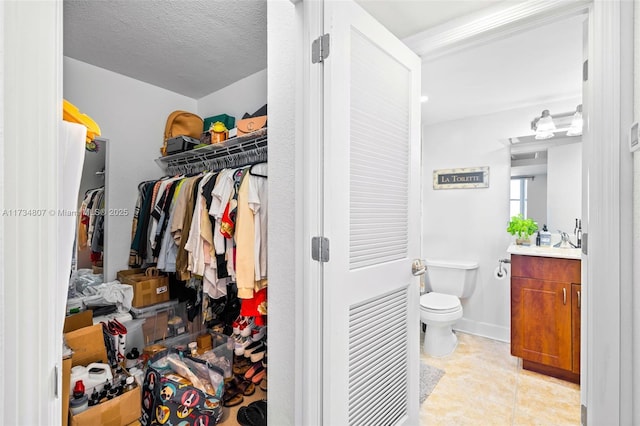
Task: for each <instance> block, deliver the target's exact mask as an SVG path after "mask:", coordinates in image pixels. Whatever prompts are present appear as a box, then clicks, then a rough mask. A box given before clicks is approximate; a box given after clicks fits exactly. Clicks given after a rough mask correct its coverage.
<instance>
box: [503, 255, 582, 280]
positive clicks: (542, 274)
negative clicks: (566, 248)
mask: <svg viewBox="0 0 640 426" xmlns="http://www.w3.org/2000/svg"><path fill="white" fill-rule="evenodd" d="M511 276H513V277H525V278H534V279H540V280H548V281H561V282H567V283H576V284H578V283H580V260H577V259H558V258H554V257H539V256H522V255H517V254H512V255H511Z"/></svg>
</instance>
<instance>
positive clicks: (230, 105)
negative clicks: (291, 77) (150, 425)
mask: <svg viewBox="0 0 640 426" xmlns="http://www.w3.org/2000/svg"><path fill="white" fill-rule="evenodd" d="M265 67H266V63H265ZM212 72H214V70H212ZM64 80H65V84H64V96H65V98H67V99H69V100H70V101H72V102H73V103H74V104H76V105H79V106H80V107H81V108H82V110H83V111H86V112H87V113H88V114H90V115H91V116H92V117H93V118H94V119H95V120H96V121H97V122H98V123H99V124H100V126H101V128H102V131H103V134H104V135H106V136H108V138H109V143H110V145H109V150H108V151H107V152H106V154H107V159H106V163H107V164H106V170H105V185H106V188H107V190H106V191H105V206H106V209H107V210H108V211H109V210H114V209H115V210H126V211H128V212H129V214H128V215H125V216H113V215H110V216H106V217H105V228H106V232H105V241H104V255H105V270H104V279H105V281H112V280H115V279H116V275H117V272H118V271H121V270H125V269H127V268H128V267H129V265H130V246H131V234H132V221H133V215H134V211H135V209H136V201H137V196H138V192H139V191H138V185H139V184H141V183H142V182H148V181H158V180H160V179H163V178H166V177H167V176H176V175H185V176H186V175H194V174H196V175H197V174H200V173H202V172H204V171H212V172H219V171H220V170H222V169H229V168H240V167H243V166H247V167H248V168H250V167H251V165H253V164H256V165H255V167H254V168H253V171H252V172H254V173H256V174H261V175H265V176H266V175H268V172H266V170H264V169H265V168H266V166H264V165H262V163H263V162H265V161H266V160H267V157H266V154H267V132H266V131H265V132H263V133H262V134H261V135H260V137H250V138H237V139H235V140H234V139H229V140H228V141H227V142H225V143H224V144H220V145H219V146H213V145H212V146H210V147H205V148H201V149H197V150H193V151H189V152H185V153H179V154H174V155H171V156H167V157H161V154H160V150H159V149H160V147H161V146H162V134H163V129H164V125H165V121H166V119H167V116H168V115H169V114H170V113H171V112H172V111H174V110H185V111H190V112H194V113H197V114H198V115H200V116H201V117H203V118H205V117H209V116H212V115H217V114H221V113H226V114H229V115H232V116H235V117H236V119H241V118H242V116H243V114H244V113H253V112H254V111H256V110H258V109H259V108H260V107H262V106H263V105H265V104H267V71H266V69H265V70H262V71H259V72H257V73H255V74H252V75H250V76H248V77H245V78H243V79H240V80H239V81H237V82H235V83H233V84H231V85H230V86H228V87H226V88H223V89H220V90H218V91H216V92H214V93H211V94H210V95H207V96H205V97H204V98H201V99H197V100H196V99H192V98H189V97H187V96H182V95H178V94H176V93H173V92H169V91H166V90H164V89H161V88H158V87H153V86H151V85H148V84H146V83H143V82H140V81H137V80H134V79H131V78H128V77H125V76H123V75H120V74H116V73H113V72H111V71H108V70H106V69H102V68H99V67H95V66H93V65H90V64H87V63H85V62H82V61H79V60H76V59H73V58H69V57H65V58H64ZM94 81H99V82H100V84H95V85H94V86H92V88H91V90H90V91H88V90H86V88H87V85H88V84H91V83H90V82H94ZM247 173H249V170H247ZM260 179H263V180H265V181H267V182H268V178H260ZM132 265H133V264H132ZM168 274H169V276H170V286H171V290H173V289H174V288H175V286H176V284H178V281H179V280H177V279H175V278H174V276H173V275H172V273H171V272H168ZM182 282H183V283H184V281H182ZM182 286H183V287H184V284H182ZM171 297H172V298H174V295H173V294H172V295H171ZM211 300H215V298H211ZM241 300H242V298H241ZM209 306H210V308H211V310H212V311H215V308H216V305H215V304H214V305H209ZM235 319H236V318H234V320H235ZM254 321H255V320H254ZM239 327H240V324H238V330H239ZM254 329H256V330H258V333H259V329H258V328H257V327H254ZM219 331H224V330H219ZM227 331H229V330H227ZM230 331H231V333H230V334H231V335H233V334H234V333H233V331H234V330H233V324H231V330H230ZM263 333H264V334H266V329H265V331H263ZM245 334H246V332H245ZM241 337H247V336H241ZM265 339H266V338H265ZM263 340H264V339H263ZM244 343H246V342H244ZM247 346H248V345H247ZM234 352H235V348H234ZM244 358H248V359H249V360H250V359H251V358H250V357H244ZM254 359H257V357H254ZM265 361H266V360H265ZM252 364H253V363H252ZM265 364H266V362H265ZM250 366H251V365H249V367H250ZM237 371H239V370H237ZM245 373H246V372H245ZM261 382H262V380H261V381H259V382H258V383H254V387H255V388H256V390H255V393H254V394H253V395H244V392H243V393H242V394H241V395H242V396H243V397H244V402H240V403H238V400H239V398H236V399H235V401H233V403H237V404H238V405H234V406H233V407H230V408H229V409H228V410H225V411H227V412H228V415H227V417H226V418H228V419H229V421H230V423H229V424H234V423H235V422H234V421H231V420H232V417H233V418H234V419H233V420H235V413H236V412H237V411H238V410H239V409H240V407H242V406H246V405H247V404H248V403H250V402H251V401H252V399H251V397H253V398H255V399H261V398H263V397H266V392H265V391H263V390H261V389H260V383H261ZM236 385H237V386H236V388H237V387H238V386H242V384H241V383H236ZM263 387H264V386H263ZM229 394H235V395H236V396H238V390H237V389H234V392H233V393H232V392H229ZM223 420H224V419H223ZM224 424H227V423H224Z"/></svg>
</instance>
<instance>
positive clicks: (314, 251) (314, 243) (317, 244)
mask: <svg viewBox="0 0 640 426" xmlns="http://www.w3.org/2000/svg"><path fill="white" fill-rule="evenodd" d="M311 258H312V259H313V260H316V261H318V262H328V261H329V239H328V238H325V237H313V238H311Z"/></svg>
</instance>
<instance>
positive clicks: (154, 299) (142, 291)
mask: <svg viewBox="0 0 640 426" xmlns="http://www.w3.org/2000/svg"><path fill="white" fill-rule="evenodd" d="M121 282H122V283H123V284H128V285H130V286H132V287H133V301H132V302H131V306H133V307H134V308H142V307H145V306H150V305H155V304H156V303H162V302H167V301H168V300H169V277H167V276H164V275H160V276H147V275H144V274H136V275H129V276H127V277H124V278H123V281H121Z"/></svg>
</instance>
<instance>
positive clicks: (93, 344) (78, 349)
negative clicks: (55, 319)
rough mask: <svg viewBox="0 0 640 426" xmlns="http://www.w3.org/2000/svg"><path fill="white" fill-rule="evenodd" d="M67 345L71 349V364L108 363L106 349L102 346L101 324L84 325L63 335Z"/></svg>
mask: <svg viewBox="0 0 640 426" xmlns="http://www.w3.org/2000/svg"><path fill="white" fill-rule="evenodd" d="M64 338H65V340H66V341H67V346H69V347H70V348H71V349H72V350H73V354H72V355H71V366H72V367H75V366H76V365H89V364H91V363H92V362H103V363H108V362H109V359H108V358H107V349H106V348H105V346H104V337H103V335H102V324H96V325H92V326H90V327H84V328H81V329H79V330H75V331H71V332H69V333H66V334H65V335H64Z"/></svg>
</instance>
